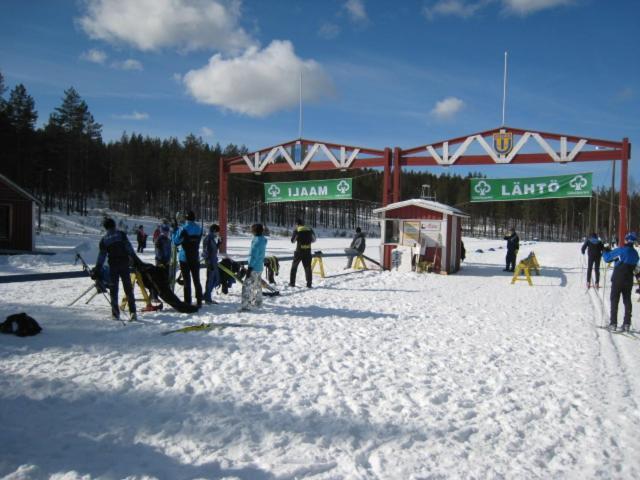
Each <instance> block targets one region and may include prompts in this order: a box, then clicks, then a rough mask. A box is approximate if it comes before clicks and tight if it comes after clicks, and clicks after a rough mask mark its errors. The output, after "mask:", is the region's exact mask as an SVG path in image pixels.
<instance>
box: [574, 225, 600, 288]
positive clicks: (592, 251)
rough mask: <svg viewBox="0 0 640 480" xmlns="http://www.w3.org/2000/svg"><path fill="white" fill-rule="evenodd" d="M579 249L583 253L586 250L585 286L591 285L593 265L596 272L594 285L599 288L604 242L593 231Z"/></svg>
mask: <svg viewBox="0 0 640 480" xmlns="http://www.w3.org/2000/svg"><path fill="white" fill-rule="evenodd" d="M580 250H581V251H582V254H583V255H584V252H587V251H588V254H587V258H588V261H589V264H588V266H587V288H590V287H591V271H592V270H594V267H595V274H596V282H595V287H596V288H600V259H601V258H602V252H604V243H602V240H600V238H599V237H598V234H597V233H595V232H593V233H592V234H591V236H590V237H589V238H587V239H586V240H585V241H584V243H583V244H582V248H581V249H580Z"/></svg>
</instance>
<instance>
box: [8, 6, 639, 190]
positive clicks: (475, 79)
mask: <svg viewBox="0 0 640 480" xmlns="http://www.w3.org/2000/svg"><path fill="white" fill-rule="evenodd" d="M639 18H640V2H638V1H637V0H611V1H605V0H405V1H382V0H377V1H374V0H322V1H319V0H299V1H294V0H242V1H240V0H235V1H233V0H229V1H223V0H135V1H134V0H82V1H75V2H74V1H63V0H48V1H36V0H30V1H24V0H23V1H18V0H4V1H3V4H2V16H0V71H1V72H2V73H3V75H4V76H5V82H6V84H7V86H8V87H9V88H13V86H14V85H15V84H17V83H23V84H24V85H25V86H26V87H27V90H28V92H29V93H30V94H31V95H32V96H33V97H34V98H35V101H36V108H37V110H38V112H39V121H38V123H39V124H42V123H45V122H46V121H47V119H48V117H49V114H50V113H51V111H52V110H53V109H54V108H55V107H56V106H58V105H59V104H60V102H61V98H62V94H63V90H64V89H65V88H68V87H69V86H74V87H75V88H76V89H77V90H78V91H79V93H80V94H81V95H82V97H83V98H84V99H85V100H86V101H87V103H88V104H89V107H90V110H91V112H92V113H93V114H94V116H95V118H96V120H97V121H98V122H100V123H101V124H102V125H103V136H104V138H105V140H112V139H117V138H119V137H120V136H121V135H122V133H123V132H124V131H127V132H129V133H131V132H137V133H142V134H144V135H151V136H158V137H162V138H166V137H169V136H174V137H178V138H180V139H183V138H184V137H185V136H186V135H187V134H189V133H191V132H193V133H195V134H196V135H200V136H202V138H203V139H204V140H205V141H207V142H209V143H215V142H220V143H221V144H223V145H225V144H228V143H236V144H244V145H247V146H248V147H249V148H250V149H251V150H253V149H258V148H262V147H265V146H269V145H275V144H278V143H280V142H283V141H287V140H290V139H293V138H296V137H297V136H298V105H297V98H298V78H297V75H296V74H294V73H293V72H299V71H302V72H303V85H304V87H303V91H304V98H305V100H304V130H303V136H304V137H306V138H313V139H319V140H325V141H329V142H335V143H345V144H350V145H359V146H368V147H373V148H383V147H385V146H389V147H394V146H399V147H404V148H410V147H414V146H418V145H423V144H428V143H432V142H436V141H438V140H445V139H447V138H452V137H459V136H463V135H466V134H470V133H475V132H477V131H482V130H487V129H491V128H494V127H497V126H499V125H500V123H501V97H502V69H503V58H504V57H503V55H504V51H505V50H507V51H508V52H509V84H508V88H509V93H508V98H507V115H506V123H507V124H508V125H511V126H514V127H519V128H525V129H526V128H528V129H537V130H542V131H549V132H558V133H568V134H575V135H580V136H586V137H594V138H604V139H611V140H620V139H622V138H623V137H625V136H626V137H629V138H630V140H631V142H632V143H636V144H637V145H639V146H640V116H639V115H638V114H639V112H640V108H639V107H640V54H639V53H638V45H640V28H638V19H639ZM637 163H638V162H637V161H632V163H631V174H632V175H633V176H635V178H636V179H638V180H640V168H639V167H638V165H637ZM559 168H565V169H566V171H567V172H568V171H594V172H595V173H596V182H597V183H600V184H602V183H607V182H608V181H609V177H610V172H611V164H610V163H609V162H607V163H606V164H605V163H602V164H599V163H587V164H585V163H583V164H580V165H577V166H567V167H557V166H553V165H545V166H529V167H526V166H525V167H502V166H501V167H488V168H486V169H485V170H484V171H485V173H487V174H488V175H491V176H498V177H500V176H501V177H507V176H520V175H544V174H553V173H557V172H558V169H559ZM433 171H434V172H438V171H441V170H440V169H433ZM450 172H451V173H461V174H463V173H466V171H465V170H462V169H460V168H453V169H451V170H450Z"/></svg>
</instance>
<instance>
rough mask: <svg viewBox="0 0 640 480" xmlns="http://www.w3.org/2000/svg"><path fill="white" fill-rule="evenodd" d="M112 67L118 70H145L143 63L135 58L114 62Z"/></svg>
mask: <svg viewBox="0 0 640 480" xmlns="http://www.w3.org/2000/svg"><path fill="white" fill-rule="evenodd" d="M111 66H112V67H113V68H117V69H118V70H143V68H142V63H140V62H139V61H138V60H134V59H133V58H128V59H126V60H124V61H122V62H113V63H112V64H111Z"/></svg>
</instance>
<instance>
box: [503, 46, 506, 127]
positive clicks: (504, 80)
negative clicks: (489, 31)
mask: <svg viewBox="0 0 640 480" xmlns="http://www.w3.org/2000/svg"><path fill="white" fill-rule="evenodd" d="M506 108H507V52H504V78H503V87H502V126H503V127H504V120H505V113H506Z"/></svg>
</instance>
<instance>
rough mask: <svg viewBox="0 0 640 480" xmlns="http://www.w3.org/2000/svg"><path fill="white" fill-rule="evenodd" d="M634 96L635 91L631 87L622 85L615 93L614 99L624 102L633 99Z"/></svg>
mask: <svg viewBox="0 0 640 480" xmlns="http://www.w3.org/2000/svg"><path fill="white" fill-rule="evenodd" d="M634 97H635V92H634V91H633V88H631V87H624V88H623V89H621V90H619V91H618V93H616V96H615V98H616V100H617V101H619V102H626V101H627V100H633V98H634Z"/></svg>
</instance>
